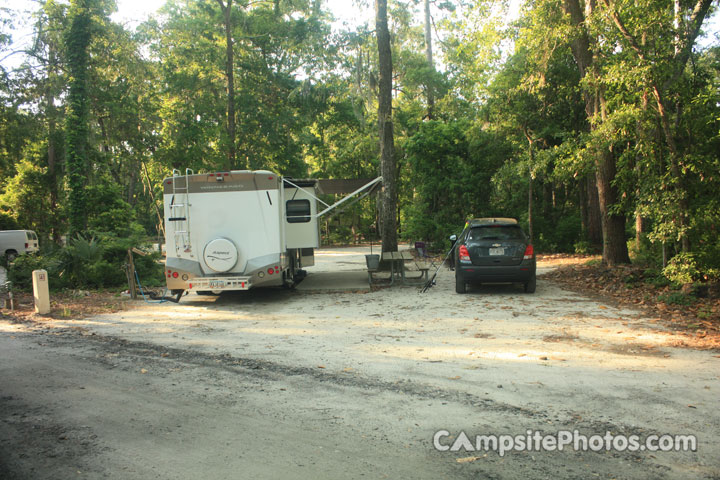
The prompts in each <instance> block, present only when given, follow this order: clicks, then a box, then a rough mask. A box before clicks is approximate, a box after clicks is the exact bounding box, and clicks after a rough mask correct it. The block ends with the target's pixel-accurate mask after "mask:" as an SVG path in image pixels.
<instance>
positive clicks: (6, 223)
mask: <svg viewBox="0 0 720 480" xmlns="http://www.w3.org/2000/svg"><path fill="white" fill-rule="evenodd" d="M19 229H20V225H19V224H18V222H17V220H15V217H13V216H12V215H11V214H10V213H8V212H6V211H2V210H0V230H19Z"/></svg>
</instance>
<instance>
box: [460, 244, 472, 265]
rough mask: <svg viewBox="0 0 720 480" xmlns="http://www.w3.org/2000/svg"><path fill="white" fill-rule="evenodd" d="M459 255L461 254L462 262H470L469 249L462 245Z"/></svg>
mask: <svg viewBox="0 0 720 480" xmlns="http://www.w3.org/2000/svg"><path fill="white" fill-rule="evenodd" d="M458 253H459V254H460V255H459V256H460V260H462V261H465V262H469V261H470V252H468V249H467V247H466V246H465V245H460V251H459V252H458Z"/></svg>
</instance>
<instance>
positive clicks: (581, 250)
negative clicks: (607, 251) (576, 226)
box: [573, 240, 595, 255]
mask: <svg viewBox="0 0 720 480" xmlns="http://www.w3.org/2000/svg"><path fill="white" fill-rule="evenodd" d="M573 247H574V248H575V253H577V254H578V255H589V254H591V253H595V249H594V248H593V246H592V245H591V244H590V242H588V241H587V240H580V241H577V242H575V245H573Z"/></svg>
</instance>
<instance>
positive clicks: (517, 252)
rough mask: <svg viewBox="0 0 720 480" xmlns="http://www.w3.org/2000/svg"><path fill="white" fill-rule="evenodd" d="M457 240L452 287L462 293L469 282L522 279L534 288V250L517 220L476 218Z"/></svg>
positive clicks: (525, 283) (517, 281)
mask: <svg viewBox="0 0 720 480" xmlns="http://www.w3.org/2000/svg"><path fill="white" fill-rule="evenodd" d="M450 240H456V242H455V247H454V250H453V259H454V260H455V262H454V263H455V291H456V292H457V293H465V288H466V285H467V284H468V283H481V282H486V283H522V284H523V285H524V286H525V291H526V292H527V293H534V292H535V269H536V265H535V251H534V249H533V246H532V245H531V244H530V240H529V239H528V237H527V235H525V232H523V231H522V229H521V228H520V225H518V223H517V220H515V219H513V218H476V219H473V220H470V221H469V222H468V223H467V225H466V226H465V230H463V232H462V233H461V234H460V236H459V237H456V236H455V235H453V236H452V237H450Z"/></svg>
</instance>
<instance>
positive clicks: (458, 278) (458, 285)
mask: <svg viewBox="0 0 720 480" xmlns="http://www.w3.org/2000/svg"><path fill="white" fill-rule="evenodd" d="M465 292H466V286H465V279H464V278H463V277H462V275H460V273H459V272H458V271H457V270H456V271H455V293H465Z"/></svg>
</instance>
